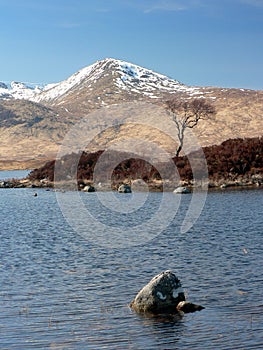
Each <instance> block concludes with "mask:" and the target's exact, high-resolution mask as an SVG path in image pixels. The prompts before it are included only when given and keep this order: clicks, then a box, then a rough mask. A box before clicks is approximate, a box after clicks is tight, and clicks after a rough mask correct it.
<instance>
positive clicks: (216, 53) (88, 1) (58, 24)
mask: <svg viewBox="0 0 263 350" xmlns="http://www.w3.org/2000/svg"><path fill="white" fill-rule="evenodd" d="M0 28H1V35H0V50H1V54H0V81H6V82H8V81H12V80H17V81H24V82H35V83H51V82H58V81H61V80H64V79H66V78H67V77H69V76H70V75H71V74H73V73H74V72H76V71H77V70H79V69H81V68H83V67H85V66H87V65H89V64H92V63H94V62H95V61H96V60H99V59H103V58H106V57H113V58H118V59H122V60H126V61H130V62H132V63H136V64H138V65H141V66H143V67H146V68H150V69H153V70H155V71H157V72H159V73H162V74H165V75H168V76H169V77H171V78H174V79H177V80H179V81H181V82H183V83H185V84H189V85H200V86H221V87H244V88H251V89H261V90H262V89H263V0H0Z"/></svg>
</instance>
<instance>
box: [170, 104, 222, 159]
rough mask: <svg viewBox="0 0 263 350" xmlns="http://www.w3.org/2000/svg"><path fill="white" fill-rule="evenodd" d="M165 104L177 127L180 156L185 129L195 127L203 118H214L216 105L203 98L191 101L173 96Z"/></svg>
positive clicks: (177, 153) (178, 152)
mask: <svg viewBox="0 0 263 350" xmlns="http://www.w3.org/2000/svg"><path fill="white" fill-rule="evenodd" d="M165 105H166V110H167V112H168V114H169V115H170V116H171V117H172V119H173V121H174V122H175V125H176V128H177V136H178V141H179V146H178V148H177V150H176V157H178V156H179V154H180V152H181V150H182V148H183V144H184V137H185V130H186V129H187V128H190V129H193V128H194V127H195V126H196V125H197V124H198V122H199V120H201V119H210V118H212V117H213V116H214V115H215V114H216V111H215V108H214V106H212V105H211V104H210V103H208V102H206V101H205V100H204V99H201V98H199V99H197V98H196V99H193V100H189V101H182V100H180V99H177V98H173V99H170V100H168V101H166V102H165Z"/></svg>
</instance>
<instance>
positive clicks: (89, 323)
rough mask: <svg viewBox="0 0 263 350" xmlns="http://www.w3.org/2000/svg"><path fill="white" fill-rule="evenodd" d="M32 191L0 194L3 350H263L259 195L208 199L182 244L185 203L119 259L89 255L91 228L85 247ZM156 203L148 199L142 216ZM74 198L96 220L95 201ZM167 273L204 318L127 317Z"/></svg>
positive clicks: (88, 196) (100, 252)
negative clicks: (141, 296)
mask: <svg viewBox="0 0 263 350" xmlns="http://www.w3.org/2000/svg"><path fill="white" fill-rule="evenodd" d="M34 191H35V190H33V189H32V190H31V189H2V190H0V196H1V201H0V217H1V221H0V222H1V244H0V257H1V260H0V268H1V274H0V280H1V289H0V348H1V349H19V350H20V349H135V350H138V349H144V350H146V349H149V350H150V349H151V350H154V349H158V350H160V349H191V350H192V349H213V350H214V349H222V350H223V349H224V350H225V349H235V350H236V349H246V350H247V349H260V348H263V338H262V334H263V286H262V282H263V277H262V254H263V250H262V242H263V239H262V235H263V215H262V214H263V213H262V208H263V191H262V190H249V191H233V192H231V191H227V192H214V193H209V194H208V197H207V200H206V204H205V207H204V210H203V212H202V214H201V216H200V217H199V219H198V221H197V222H196V224H195V225H194V227H193V228H192V229H191V230H190V231H188V232H187V233H184V234H182V233H180V223H181V222H182V220H183V218H184V215H185V211H186V209H187V207H188V205H189V201H190V198H191V195H185V196H182V199H181V203H180V208H179V210H178V212H177V215H176V217H175V218H174V220H173V221H172V222H171V224H170V225H169V227H168V228H166V229H165V230H164V231H163V232H161V233H160V234H159V235H157V236H156V237H155V238H154V239H153V240H151V241H149V242H145V244H141V245H139V246H128V247H127V248H126V249H124V248H122V249H110V248H106V247H103V246H98V245H96V234H97V233H96V232H93V231H94V229H93V227H92V225H90V226H89V225H87V227H86V230H87V231H89V232H90V237H93V239H90V240H85V239H84V238H83V237H82V236H80V235H78V234H77V233H75V232H74V230H73V229H72V228H71V227H70V226H69V225H68V224H67V222H66V221H65V219H64V217H63V215H62V214H61V211H60V209H59V207H58V204H57V200H56V193H54V192H51V191H49V192H48V191H44V190H38V191H37V194H38V196H37V197H34V195H33V194H34ZM65 195H69V194H65ZM122 196H125V195H122ZM161 196H162V194H160V193H151V194H150V195H149V198H148V205H149V208H150V207H154V206H156V203H157V202H158V201H159V199H160V197H161ZM170 196H175V195H174V194H172V193H171V194H170ZM81 198H82V200H83V202H84V203H85V204H86V205H87V206H89V205H90V206H92V208H93V211H96V200H97V199H96V194H94V193H93V194H92V193H83V194H81ZM122 198H124V197H122ZM171 198H172V197H171ZM151 203H152V206H151ZM91 204H92V205H91ZM107 213H108V214H107ZM104 215H108V217H107V218H106V219H107V221H108V223H109V225H110V224H111V220H115V221H116V217H114V215H110V213H109V212H106V214H104ZM140 215H143V212H141V213H140ZM145 215H148V214H146V212H145ZM104 219H105V218H104ZM141 220H142V218H141ZM128 224H129V226H130V225H131V222H129V223H128ZM112 225H113V226H114V225H116V222H114V223H112ZM122 226H123V230H125V221H122ZM167 269H172V270H174V272H175V273H176V274H177V275H178V277H179V278H180V279H181V281H182V284H183V287H184V290H185V293H186V294H187V297H188V299H189V300H190V301H192V302H195V303H199V304H201V305H203V306H205V307H206V308H205V309H204V310H202V311H201V312H197V313H194V314H187V315H185V316H184V317H183V318H181V319H179V318H170V319H168V318H166V319H158V318H156V319H150V318H145V317H141V316H139V315H136V314H135V313H133V312H132V311H131V310H130V309H129V308H128V306H127V305H128V303H129V302H130V301H131V299H132V298H133V297H134V296H135V295H136V293H137V292H138V291H139V289H140V288H141V287H142V286H143V285H144V284H146V283H147V282H148V281H149V280H150V279H151V278H152V277H153V276H154V275H155V274H157V273H159V272H161V271H163V270H167Z"/></svg>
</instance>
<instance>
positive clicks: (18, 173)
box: [0, 170, 31, 181]
mask: <svg viewBox="0 0 263 350" xmlns="http://www.w3.org/2000/svg"><path fill="white" fill-rule="evenodd" d="M30 171H31V170H6V171H0V181H1V180H10V179H22V178H24V177H26V176H27V175H28V174H29V173H30Z"/></svg>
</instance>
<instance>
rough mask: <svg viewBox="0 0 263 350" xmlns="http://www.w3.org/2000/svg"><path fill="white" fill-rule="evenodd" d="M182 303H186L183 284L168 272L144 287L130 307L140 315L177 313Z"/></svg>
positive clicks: (156, 277)
mask: <svg viewBox="0 0 263 350" xmlns="http://www.w3.org/2000/svg"><path fill="white" fill-rule="evenodd" d="M180 301H185V295H184V292H183V290H182V285H181V282H180V280H179V279H178V278H177V277H176V276H175V274H174V273H172V271H169V270H168V271H165V272H162V273H160V274H159V275H157V276H155V277H154V278H153V279H152V280H151V281H150V282H149V283H148V284H147V285H146V286H145V287H143V288H142V289H141V290H140V292H139V293H138V294H137V295H136V297H135V298H134V300H133V301H132V302H131V304H130V307H131V308H132V309H133V310H134V311H136V312H139V313H153V314H158V313H175V312H176V311H177V310H176V307H177V305H178V303H179V302H180Z"/></svg>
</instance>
